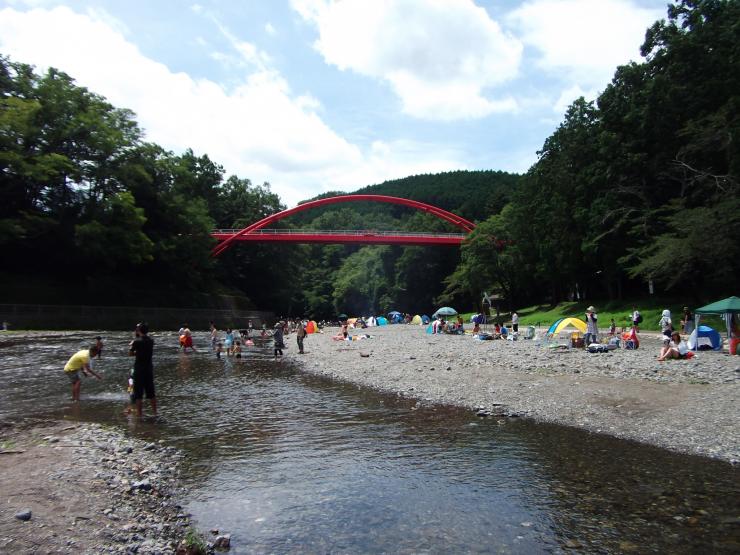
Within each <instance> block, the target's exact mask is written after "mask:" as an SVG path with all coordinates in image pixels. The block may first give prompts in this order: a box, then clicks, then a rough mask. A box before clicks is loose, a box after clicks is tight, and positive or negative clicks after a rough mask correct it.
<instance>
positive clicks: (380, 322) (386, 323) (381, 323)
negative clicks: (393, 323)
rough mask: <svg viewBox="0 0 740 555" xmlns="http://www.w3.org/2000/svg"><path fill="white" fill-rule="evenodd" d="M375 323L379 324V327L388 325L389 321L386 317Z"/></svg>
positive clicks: (379, 318) (378, 318) (377, 319)
mask: <svg viewBox="0 0 740 555" xmlns="http://www.w3.org/2000/svg"><path fill="white" fill-rule="evenodd" d="M375 321H376V322H377V323H378V325H379V326H387V325H388V320H387V319H386V318H385V317H384V316H378V317H377V318H376V319H375Z"/></svg>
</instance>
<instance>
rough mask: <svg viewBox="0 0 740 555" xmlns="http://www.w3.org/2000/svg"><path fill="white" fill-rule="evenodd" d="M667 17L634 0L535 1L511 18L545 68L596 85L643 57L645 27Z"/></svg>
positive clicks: (515, 11)
mask: <svg viewBox="0 0 740 555" xmlns="http://www.w3.org/2000/svg"><path fill="white" fill-rule="evenodd" d="M664 16H665V13H664V12H663V11H662V10H651V9H645V8H641V7H639V6H637V5H635V3H634V2H633V1H632V0H531V1H528V2H525V3H524V4H523V5H522V6H521V7H519V8H518V9H516V10H514V11H513V12H512V13H511V14H509V16H508V17H507V21H508V23H509V24H510V25H511V26H512V28H514V29H516V30H517V34H518V36H520V37H521V39H522V40H523V41H524V43H525V44H526V45H527V46H532V47H534V48H535V49H536V50H537V51H538V53H539V60H538V65H539V67H540V68H541V69H543V70H545V71H547V72H551V73H553V74H561V75H563V76H564V77H565V78H566V79H569V80H571V82H573V83H574V84H577V85H579V86H581V87H584V88H587V89H597V88H603V87H604V86H605V85H606V84H607V83H608V82H609V81H610V80H611V77H612V76H613V74H614V70H615V69H616V67H617V66H618V65H621V64H625V63H627V62H629V61H630V60H638V59H639V47H640V45H641V44H642V42H643V40H644V38H645V31H646V30H647V28H648V27H649V26H650V25H652V24H653V22H655V21H656V20H658V19H660V18H661V17H664Z"/></svg>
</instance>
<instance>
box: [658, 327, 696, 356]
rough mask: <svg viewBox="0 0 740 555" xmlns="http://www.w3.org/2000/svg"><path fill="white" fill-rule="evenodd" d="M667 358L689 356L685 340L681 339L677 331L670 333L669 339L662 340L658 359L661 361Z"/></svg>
mask: <svg viewBox="0 0 740 555" xmlns="http://www.w3.org/2000/svg"><path fill="white" fill-rule="evenodd" d="M691 354H692V355H693V353H691ZM667 358H691V357H690V356H689V347H688V345H686V342H685V341H681V335H680V334H679V333H678V332H677V331H674V332H673V333H672V334H671V338H670V339H668V340H664V341H663V348H662V349H661V350H660V356H659V357H658V360H660V361H663V360H665V359H667Z"/></svg>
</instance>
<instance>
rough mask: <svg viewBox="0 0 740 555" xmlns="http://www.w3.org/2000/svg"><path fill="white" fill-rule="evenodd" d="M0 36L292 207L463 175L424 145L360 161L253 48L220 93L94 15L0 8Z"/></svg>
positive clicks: (153, 136)
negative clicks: (410, 180)
mask: <svg viewBox="0 0 740 555" xmlns="http://www.w3.org/2000/svg"><path fill="white" fill-rule="evenodd" d="M0 29H2V33H0V51H2V52H3V53H4V54H6V55H9V56H11V57H12V58H13V59H14V60H17V61H21V62H26V63H31V64H35V65H36V66H37V67H38V70H39V71H43V70H45V69H46V68H48V67H51V66H53V67H57V68H59V69H61V70H63V71H65V72H67V73H69V74H70V75H71V76H73V77H74V78H75V79H77V81H78V83H80V84H81V85H83V86H86V87H88V88H90V89H91V90H93V91H95V92H97V93H100V94H102V95H104V96H106V97H107V98H108V99H109V100H110V102H112V103H113V104H114V105H116V106H120V107H126V108H131V109H132V110H134V111H135V112H136V113H137V120H138V121H139V122H140V124H141V125H142V127H143V128H144V129H145V130H146V133H147V138H148V139H149V140H151V141H154V142H157V143H159V144H161V145H162V146H164V147H165V148H168V149H172V150H174V151H176V152H182V151H183V150H184V149H185V148H188V147H191V148H193V150H194V151H195V152H196V153H207V154H208V155H209V156H210V157H211V158H212V159H213V160H215V161H217V162H219V163H221V164H223V165H224V167H225V168H226V170H227V171H228V172H230V173H237V174H238V175H240V176H241V177H247V178H250V179H251V180H252V181H253V182H255V183H262V182H263V181H269V182H271V183H272V185H273V189H274V190H275V191H276V192H277V193H278V194H280V195H281V197H282V199H283V201H284V202H287V203H288V204H291V205H292V204H295V203H296V202H297V201H298V200H301V199H305V198H307V197H310V196H313V195H315V194H318V193H320V192H323V191H327V190H332V189H347V188H357V187H360V186H363V185H367V184H368V183H372V182H379V181H383V180H384V179H388V178H396V177H403V176H406V175H409V174H412V173H424V172H433V171H441V170H450V169H455V168H460V167H463V166H464V165H463V164H461V163H460V162H459V161H457V160H456V159H455V153H454V152H440V151H439V150H438V149H436V148H435V147H433V146H429V145H414V144H413V143H389V144H388V145H387V149H381V151H379V150H378V149H377V148H375V147H373V148H371V149H369V150H368V151H363V150H362V149H361V148H360V147H358V146H357V145H354V144H351V143H349V142H348V141H346V140H345V139H344V138H342V137H341V136H339V135H338V134H337V133H335V132H334V131H333V130H332V129H331V128H329V127H328V126H327V125H326V124H325V123H324V122H323V121H322V120H321V118H320V117H319V116H318V115H317V113H316V110H317V109H318V107H319V103H318V101H317V100H316V99H314V98H313V97H312V96H311V95H309V94H303V95H294V94H293V93H292V92H291V90H290V87H289V85H288V83H287V82H286V81H285V79H283V78H282V76H281V75H280V74H279V73H277V72H276V71H275V70H273V69H271V68H270V67H267V63H268V60H269V58H265V57H262V56H261V55H260V53H259V51H258V50H257V49H256V48H255V49H254V50H251V49H249V48H242V49H241V50H240V52H241V53H242V55H247V58H249V59H250V60H252V61H253V63H252V65H251V68H252V73H250V74H248V75H247V76H246V77H245V78H243V79H242V80H241V81H240V82H239V84H237V85H236V86H235V87H233V88H232V89H230V90H227V89H225V88H224V87H223V86H221V85H220V84H218V83H215V82H213V81H210V80H207V79H193V78H191V77H190V76H189V75H187V74H185V73H173V72H172V71H170V70H169V69H168V68H167V67H166V66H165V65H163V64H161V63H159V62H156V61H155V60H152V59H150V58H147V57H146V56H144V55H143V54H142V53H141V52H140V51H139V49H138V48H137V47H136V46H135V45H134V44H132V43H131V42H129V41H128V40H127V39H126V38H125V37H124V36H123V35H122V34H121V33H120V32H119V31H117V30H116V29H113V28H111V27H110V25H109V24H108V23H106V22H105V21H102V20H100V19H97V18H95V16H94V14H78V13H75V12H73V11H72V10H70V9H68V8H62V7H59V8H55V9H53V10H42V9H36V10H32V11H29V12H19V11H16V10H13V9H10V8H7V9H3V10H0ZM28 29H34V33H29V32H28ZM234 41H235V42H237V43H239V44H248V43H243V41H238V40H237V39H234ZM255 66H258V67H255Z"/></svg>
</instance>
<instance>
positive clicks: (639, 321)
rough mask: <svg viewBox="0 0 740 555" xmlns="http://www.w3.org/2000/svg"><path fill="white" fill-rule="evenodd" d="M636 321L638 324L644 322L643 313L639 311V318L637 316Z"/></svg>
mask: <svg viewBox="0 0 740 555" xmlns="http://www.w3.org/2000/svg"><path fill="white" fill-rule="evenodd" d="M635 322H637V323H638V324H642V314H640V313H638V314H637V318H635Z"/></svg>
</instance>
